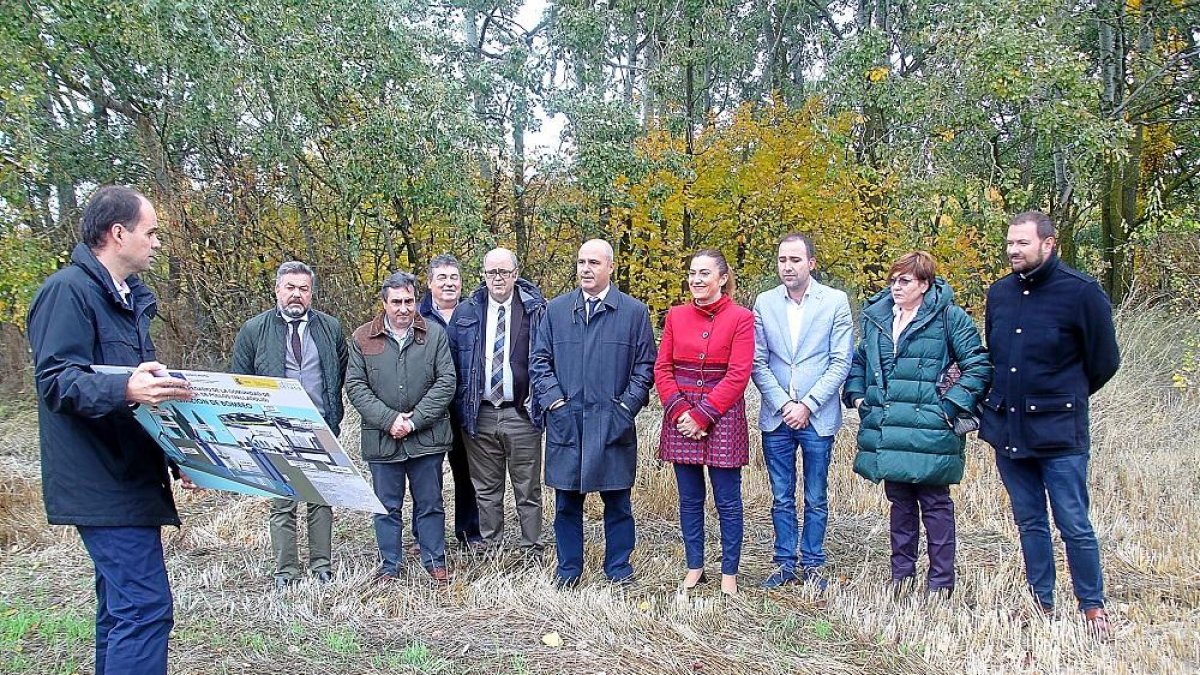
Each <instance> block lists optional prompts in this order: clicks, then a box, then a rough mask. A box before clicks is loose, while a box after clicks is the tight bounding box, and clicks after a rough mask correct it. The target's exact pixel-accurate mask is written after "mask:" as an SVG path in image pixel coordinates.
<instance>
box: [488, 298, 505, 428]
mask: <svg viewBox="0 0 1200 675" xmlns="http://www.w3.org/2000/svg"><path fill="white" fill-rule="evenodd" d="M504 337H505V336H504V305H500V308H499V309H498V310H497V311H496V340H495V342H493V343H492V377H491V381H490V383H489V385H488V400H489V401H491V402H492V404H493V405H497V406H498V405H500V404H501V403H504Z"/></svg>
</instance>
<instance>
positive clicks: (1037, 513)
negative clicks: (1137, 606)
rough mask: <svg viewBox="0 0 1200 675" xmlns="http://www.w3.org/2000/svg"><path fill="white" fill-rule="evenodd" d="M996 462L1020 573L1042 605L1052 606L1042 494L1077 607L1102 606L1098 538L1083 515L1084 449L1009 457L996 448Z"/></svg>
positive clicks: (1085, 509)
mask: <svg viewBox="0 0 1200 675" xmlns="http://www.w3.org/2000/svg"><path fill="white" fill-rule="evenodd" d="M996 467H997V468H998V469H999V470H1000V479H1001V480H1002V481H1004V487H1005V489H1006V490H1008V498H1009V501H1011V502H1012V510H1013V517H1014V518H1015V519H1016V521H1017V530H1018V531H1019V532H1020V534H1021V553H1022V554H1023V555H1024V556H1025V577H1026V579H1027V580H1028V581H1029V586H1030V588H1031V589H1032V590H1033V593H1034V595H1036V596H1037V599H1038V602H1040V603H1042V605H1044V606H1046V607H1053V606H1054V579H1055V574H1054V544H1053V543H1052V542H1051V540H1050V518H1049V516H1048V515H1047V513H1046V499H1047V498H1049V500H1050V510H1051V512H1053V513H1054V524H1055V525H1056V526H1057V527H1058V533H1059V534H1060V535H1062V540H1063V544H1064V545H1065V546H1066V549H1067V569H1068V570H1069V571H1070V573H1071V586H1072V587H1073V588H1074V590H1075V598H1076V600H1078V601H1079V609H1080V610H1085V609H1093V608H1096V607H1103V606H1104V577H1103V574H1102V573H1101V570H1100V544H1099V542H1098V541H1096V533H1095V531H1093V530H1092V521H1091V518H1090V517H1089V515H1088V506H1089V503H1090V502H1089V499H1088V488H1087V472H1088V455H1087V454H1076V455H1064V456H1060V457H1043V458H1033V459H1009V458H1007V457H1004V456H1003V455H1001V454H1000V453H996Z"/></svg>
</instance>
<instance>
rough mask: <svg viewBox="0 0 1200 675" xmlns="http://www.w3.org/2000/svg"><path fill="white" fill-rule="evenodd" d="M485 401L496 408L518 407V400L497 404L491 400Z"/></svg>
mask: <svg viewBox="0 0 1200 675" xmlns="http://www.w3.org/2000/svg"><path fill="white" fill-rule="evenodd" d="M484 403H487V405H488V407H491V408H494V409H496V410H504V409H506V408H515V407H517V402H516V401H504V402H502V403H501V404H500V405H496V404H495V403H492V402H491V401H484Z"/></svg>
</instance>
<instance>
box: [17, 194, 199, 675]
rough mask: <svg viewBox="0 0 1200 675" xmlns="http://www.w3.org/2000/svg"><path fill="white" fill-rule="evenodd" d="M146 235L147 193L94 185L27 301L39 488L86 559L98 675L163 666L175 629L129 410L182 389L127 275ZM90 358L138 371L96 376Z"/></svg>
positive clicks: (155, 517)
mask: <svg viewBox="0 0 1200 675" xmlns="http://www.w3.org/2000/svg"><path fill="white" fill-rule="evenodd" d="M157 231H158V217H157V215H156V214H155V212H154V207H153V206H152V205H151V204H150V202H149V200H147V199H146V198H145V197H143V196H142V195H141V194H139V193H137V192H136V191H134V190H131V189H129V188H126V187H120V186H106V187H102V188H100V189H99V190H97V191H96V193H95V194H94V195H93V196H92V198H91V200H90V201H89V202H88V204H87V207H86V208H84V211H83V220H82V223H81V226H80V232H81V235H82V239H83V242H82V243H80V244H78V245H77V246H76V247H75V250H74V251H73V252H72V253H71V264H70V265H69V266H67V267H65V268H63V269H61V270H59V271H58V272H55V273H54V274H52V275H51V276H50V278H49V279H47V280H46V282H45V283H43V284H42V287H41V288H40V289H38V292H37V295H36V296H34V299H33V303H32V305H31V306H30V309H29V317H28V327H29V342H30V345H31V347H32V348H33V363H34V380H35V382H36V384H37V392H38V429H39V432H40V438H41V450H42V497H43V499H44V501H45V505H46V516H47V519H48V520H49V521H50V523H51V524H52V525H73V526H75V528H76V529H77V530H78V531H79V535H80V537H81V538H82V539H83V544H84V546H85V547H86V548H87V551H88V554H89V555H90V556H91V558H92V562H93V564H94V566H95V572H96V601H97V612H96V667H95V671H96V673H97V674H102V673H105V672H110V673H166V672H167V638H168V636H169V635H170V632H171V628H172V626H173V625H174V617H173V605H172V599H171V586H170V582H169V580H168V578H167V569H166V566H165V564H164V563H163V548H162V540H161V538H160V529H161V527H162V526H163V525H175V526H178V525H179V515H178V514H177V513H176V511H175V500H174V498H173V497H172V495H171V487H170V484H171V477H170V472H169V467H168V462H167V459H166V456H165V455H164V454H163V452H162V450H160V449H159V447H158V446H157V445H156V444H155V442H154V440H153V439H152V438H151V437H150V436H149V435H148V434H147V433H146V432H145V431H143V430H142V427H141V426H139V425H138V423H137V421H136V420H135V419H134V416H133V412H132V407H133V406H134V405H136V404H140V403H148V404H152V405H156V404H159V403H162V402H164V401H173V400H187V399H189V398H191V390H190V387H189V385H188V383H187V382H185V381H183V380H180V379H177V378H174V377H170V376H169V375H167V372H166V369H165V368H164V367H163V365H162V364H160V363H158V362H157V361H155V360H154V344H153V343H152V342H151V341H150V320H151V319H152V318H153V317H154V315H155V313H156V311H157V301H156V300H155V297H154V294H153V293H151V292H150V289H149V288H147V287H146V286H145V285H144V284H142V282H141V281H140V280H139V279H138V278H137V276H135V275H136V274H137V273H139V272H145V271H146V270H148V269H150V266H151V264H152V263H153V262H154V255H155V252H156V251H158V248H159V242H158V235H157ZM96 364H100V365H114V366H137V369H136V370H135V371H134V373H133V374H132V375H104V374H99V373H94V372H92V368H91V367H92V366H93V365H96ZM186 485H190V483H187V482H186V479H185V486H186Z"/></svg>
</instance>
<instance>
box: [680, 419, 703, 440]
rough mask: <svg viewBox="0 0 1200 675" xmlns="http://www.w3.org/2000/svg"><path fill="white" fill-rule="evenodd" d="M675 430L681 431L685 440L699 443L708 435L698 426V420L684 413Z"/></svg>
mask: <svg viewBox="0 0 1200 675" xmlns="http://www.w3.org/2000/svg"><path fill="white" fill-rule="evenodd" d="M675 429H676V430H678V431H679V433H680V434H681V435H683V437H684V438H690V439H692V440H693V441H698V440H700V439H701V438H704V437H705V436H707V435H708V434H707V433H706V432H705V431H704V430H703V429H701V428H700V425H699V424H696V420H694V419H692V415H691V413H686V412H685V413H683V414H682V415H680V416H679V419H678V420H676V421H675Z"/></svg>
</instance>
